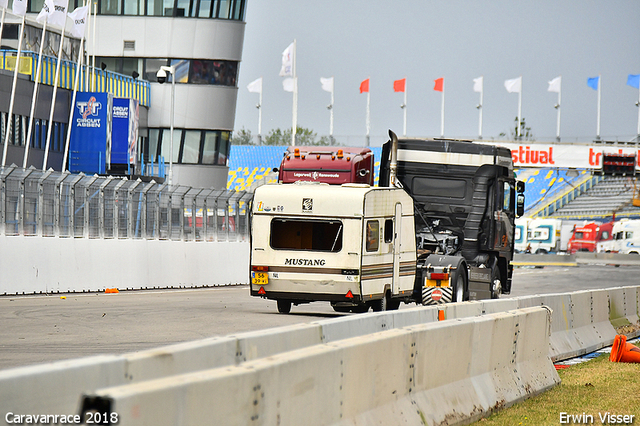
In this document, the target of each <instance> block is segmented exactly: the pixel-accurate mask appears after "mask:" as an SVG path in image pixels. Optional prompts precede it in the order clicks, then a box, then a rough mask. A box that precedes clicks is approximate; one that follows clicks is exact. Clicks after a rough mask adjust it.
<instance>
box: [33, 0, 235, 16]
mask: <svg viewBox="0 0 640 426" xmlns="http://www.w3.org/2000/svg"><path fill="white" fill-rule="evenodd" d="M43 3H44V0H31V2H30V5H29V12H32V13H39V12H40V10H42V4H43ZM245 5H246V0H98V11H99V12H98V13H100V14H101V15H130V16H132V15H133V16H135V15H147V16H168V17H193V18H195V17H197V18H217V19H230V20H235V21H242V20H244V9H245ZM80 6H82V1H80V0H75V1H73V2H71V4H69V9H70V10H72V9H75V8H77V7H80Z"/></svg>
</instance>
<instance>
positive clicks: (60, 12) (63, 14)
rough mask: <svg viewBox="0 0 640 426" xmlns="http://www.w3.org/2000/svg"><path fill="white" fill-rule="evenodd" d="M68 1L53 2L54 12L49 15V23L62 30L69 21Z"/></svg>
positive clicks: (56, 0)
mask: <svg viewBox="0 0 640 426" xmlns="http://www.w3.org/2000/svg"><path fill="white" fill-rule="evenodd" d="M67 3H68V1H67V0H53V12H52V13H51V14H49V23H50V24H51V25H56V26H58V27H60V28H64V27H65V23H66V21H67Z"/></svg>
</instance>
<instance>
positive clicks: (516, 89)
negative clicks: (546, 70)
mask: <svg viewBox="0 0 640 426" xmlns="http://www.w3.org/2000/svg"><path fill="white" fill-rule="evenodd" d="M504 87H505V88H506V89H507V92H509V93H520V90H522V77H518V78H514V79H511V80H505V82H504Z"/></svg>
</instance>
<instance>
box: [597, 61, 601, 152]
mask: <svg viewBox="0 0 640 426" xmlns="http://www.w3.org/2000/svg"><path fill="white" fill-rule="evenodd" d="M601 90H602V76H601V75H600V74H598V118H597V120H598V122H597V123H596V139H598V140H599V139H600V91H601Z"/></svg>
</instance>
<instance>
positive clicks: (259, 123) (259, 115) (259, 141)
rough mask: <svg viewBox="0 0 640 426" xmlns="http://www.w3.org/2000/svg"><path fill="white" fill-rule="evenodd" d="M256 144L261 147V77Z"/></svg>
mask: <svg viewBox="0 0 640 426" xmlns="http://www.w3.org/2000/svg"><path fill="white" fill-rule="evenodd" d="M258 143H259V144H260V145H262V77H260V99H259V100H258Z"/></svg>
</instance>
